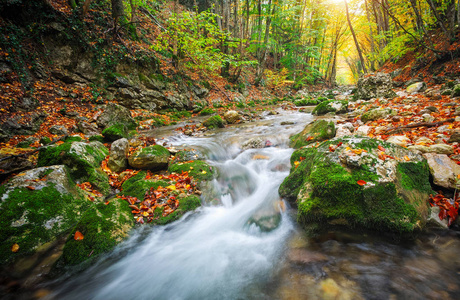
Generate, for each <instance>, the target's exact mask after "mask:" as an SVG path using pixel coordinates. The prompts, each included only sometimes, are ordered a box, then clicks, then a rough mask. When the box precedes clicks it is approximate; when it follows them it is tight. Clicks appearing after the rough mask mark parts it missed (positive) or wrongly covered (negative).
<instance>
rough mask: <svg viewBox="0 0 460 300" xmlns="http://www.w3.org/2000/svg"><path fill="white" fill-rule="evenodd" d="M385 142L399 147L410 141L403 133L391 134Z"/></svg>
mask: <svg viewBox="0 0 460 300" xmlns="http://www.w3.org/2000/svg"><path fill="white" fill-rule="evenodd" d="M387 142H388V143H392V144H395V145H398V146H401V147H406V146H407V143H410V139H409V138H408V137H407V136H405V135H392V136H390V137H389V138H388V139H387Z"/></svg>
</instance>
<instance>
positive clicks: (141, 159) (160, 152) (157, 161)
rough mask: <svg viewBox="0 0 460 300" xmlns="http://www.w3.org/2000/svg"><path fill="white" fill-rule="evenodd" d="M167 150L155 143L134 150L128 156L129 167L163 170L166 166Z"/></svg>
mask: <svg viewBox="0 0 460 300" xmlns="http://www.w3.org/2000/svg"><path fill="white" fill-rule="evenodd" d="M169 156H170V155H169V151H168V149H166V148H165V147H163V146H160V145H155V146H149V147H144V148H140V149H138V150H136V151H135V152H134V153H133V154H131V155H130V156H129V157H128V163H129V165H130V166H131V167H133V168H137V169H144V170H164V169H166V168H167V167H168V159H169Z"/></svg>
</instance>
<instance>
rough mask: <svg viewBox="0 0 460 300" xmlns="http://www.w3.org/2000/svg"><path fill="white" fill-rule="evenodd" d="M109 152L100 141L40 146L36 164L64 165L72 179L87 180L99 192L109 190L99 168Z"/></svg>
mask: <svg viewBox="0 0 460 300" xmlns="http://www.w3.org/2000/svg"><path fill="white" fill-rule="evenodd" d="M108 154H109V151H108V150H107V148H106V147H105V146H104V145H103V144H102V143H100V142H90V143H84V142H72V141H67V142H65V143H64V144H61V145H53V146H49V147H46V148H41V149H40V151H39V153H38V161H37V166H39V167H43V166H52V165H62V164H63V165H66V166H67V167H68V168H69V169H70V174H71V175H72V178H73V179H74V180H77V181H79V182H85V181H89V182H90V183H91V184H92V185H93V186H94V187H96V188H97V189H98V190H99V191H100V192H101V193H103V194H107V193H108V192H109V191H110V186H109V181H108V177H107V174H105V172H104V171H102V169H101V163H102V161H103V160H104V159H105V157H106V156H107V155H108Z"/></svg>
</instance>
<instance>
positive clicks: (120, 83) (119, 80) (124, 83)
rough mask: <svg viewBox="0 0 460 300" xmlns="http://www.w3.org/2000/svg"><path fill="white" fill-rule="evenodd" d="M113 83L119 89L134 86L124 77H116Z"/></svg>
mask: <svg viewBox="0 0 460 300" xmlns="http://www.w3.org/2000/svg"><path fill="white" fill-rule="evenodd" d="M112 81H113V83H112V86H114V87H117V88H128V87H132V86H133V84H132V83H131V82H130V81H129V80H128V79H127V78H126V77H122V76H114V78H113V80H112Z"/></svg>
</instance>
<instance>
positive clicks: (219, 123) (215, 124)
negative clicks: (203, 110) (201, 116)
mask: <svg viewBox="0 0 460 300" xmlns="http://www.w3.org/2000/svg"><path fill="white" fill-rule="evenodd" d="M203 125H204V126H205V127H207V128H208V129H213V128H224V121H223V120H222V118H221V117H220V116H219V115H215V116H212V117H210V118H209V119H207V120H206V121H204V122H203Z"/></svg>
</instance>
